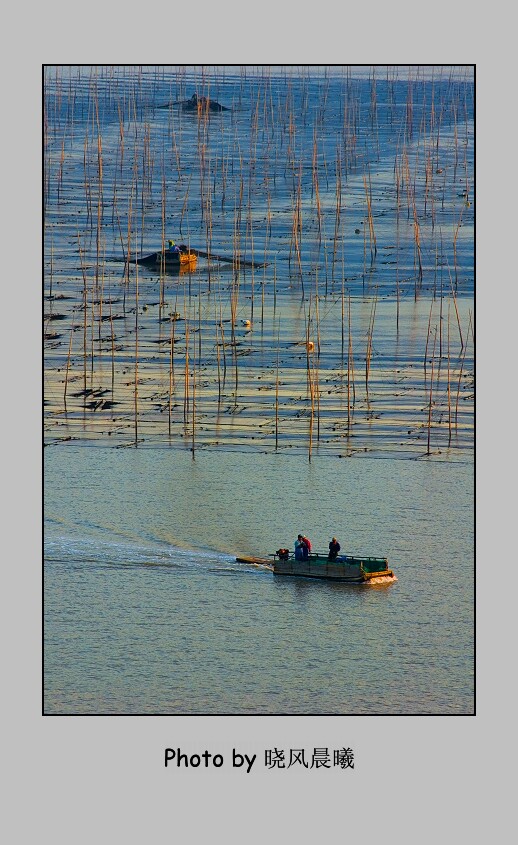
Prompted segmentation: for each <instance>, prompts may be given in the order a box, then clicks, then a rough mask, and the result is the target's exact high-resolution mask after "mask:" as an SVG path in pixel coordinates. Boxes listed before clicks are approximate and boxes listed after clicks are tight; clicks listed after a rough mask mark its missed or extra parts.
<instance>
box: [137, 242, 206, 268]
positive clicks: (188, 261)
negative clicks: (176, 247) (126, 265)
mask: <svg viewBox="0 0 518 845" xmlns="http://www.w3.org/2000/svg"><path fill="white" fill-rule="evenodd" d="M196 260H197V256H196V253H195V252H192V251H191V250H189V249H187V248H186V249H185V250H180V252H173V251H172V250H169V249H166V250H164V251H163V252H161V251H159V252H152V253H151V255H145V256H144V257H143V258H139V259H137V264H143V265H144V266H145V267H155V268H157V269H160V268H164V269H166V270H190V271H193V270H195V269H196Z"/></svg>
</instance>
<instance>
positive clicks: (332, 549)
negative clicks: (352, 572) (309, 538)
mask: <svg viewBox="0 0 518 845" xmlns="http://www.w3.org/2000/svg"><path fill="white" fill-rule="evenodd" d="M339 551H340V543H339V542H338V540H337V539H336V537H333V539H332V540H331V542H330V543H329V555H328V558H327V559H328V560H336V558H337V555H338V552H339Z"/></svg>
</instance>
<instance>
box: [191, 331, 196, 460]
mask: <svg viewBox="0 0 518 845" xmlns="http://www.w3.org/2000/svg"><path fill="white" fill-rule="evenodd" d="M195 441H196V343H195V338H194V336H193V339H192V440H191V452H192V459H193V461H194V459H195V455H194V450H195V445H196V444H195Z"/></svg>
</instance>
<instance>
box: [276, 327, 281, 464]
mask: <svg viewBox="0 0 518 845" xmlns="http://www.w3.org/2000/svg"><path fill="white" fill-rule="evenodd" d="M280 345H281V321H280V320H279V322H278V324H277V366H276V373H275V451H277V449H278V448H279V350H280Z"/></svg>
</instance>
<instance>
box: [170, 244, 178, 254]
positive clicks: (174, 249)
mask: <svg viewBox="0 0 518 845" xmlns="http://www.w3.org/2000/svg"><path fill="white" fill-rule="evenodd" d="M169 252H177V253H179V252H180V250H179V248H178V247H177V246H176V244H175V242H174V241H169Z"/></svg>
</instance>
